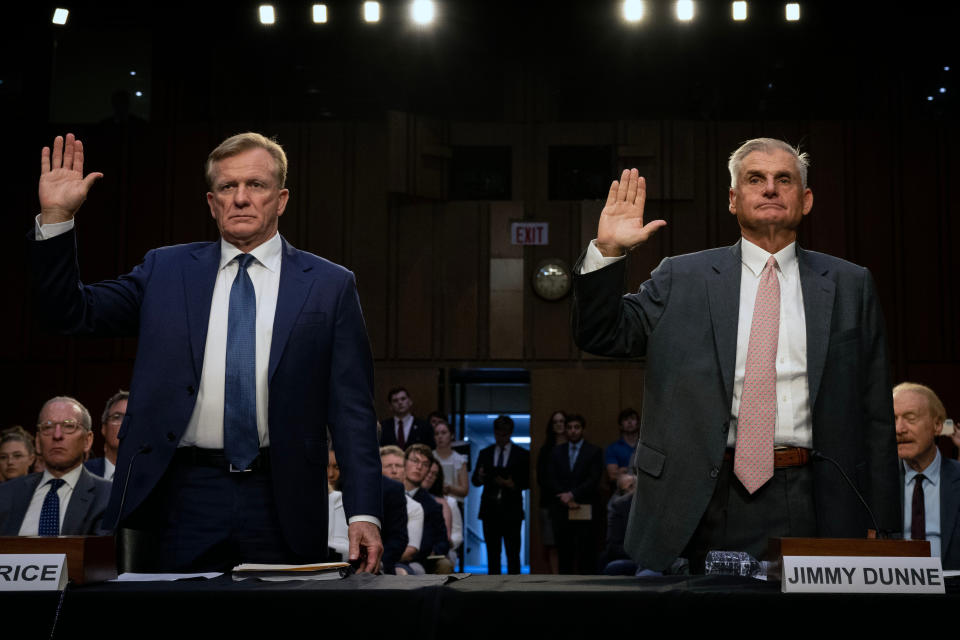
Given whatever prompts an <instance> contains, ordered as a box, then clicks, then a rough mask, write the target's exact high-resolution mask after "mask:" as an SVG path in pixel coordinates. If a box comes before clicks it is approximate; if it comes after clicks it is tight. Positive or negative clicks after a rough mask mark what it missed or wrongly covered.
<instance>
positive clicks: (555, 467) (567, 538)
mask: <svg viewBox="0 0 960 640" xmlns="http://www.w3.org/2000/svg"><path fill="white" fill-rule="evenodd" d="M586 428H587V421H586V419H585V418H584V417H583V416H580V415H577V414H570V415H568V416H567V424H566V430H565V433H566V436H567V441H566V442H565V443H564V444H562V445H559V446H557V447H554V449H553V457H552V459H551V461H550V462H551V466H550V471H551V475H552V476H553V477H552V481H553V486H554V488H555V489H556V490H557V495H556V496H555V497H554V500H553V509H552V514H551V515H552V517H553V531H554V534H555V535H556V538H557V560H558V562H559V566H560V573H562V574H571V573H580V574H593V573H596V572H597V546H598V544H599V540H598V533H599V524H600V518H601V517H602V516H601V513H600V492H599V490H598V485H599V483H600V476H601V475H602V474H603V452H602V451H601V449H600V448H599V447H595V446H593V445H592V444H590V443H589V442H587V441H586V440H585V439H584V438H583V431H584V429H586Z"/></svg>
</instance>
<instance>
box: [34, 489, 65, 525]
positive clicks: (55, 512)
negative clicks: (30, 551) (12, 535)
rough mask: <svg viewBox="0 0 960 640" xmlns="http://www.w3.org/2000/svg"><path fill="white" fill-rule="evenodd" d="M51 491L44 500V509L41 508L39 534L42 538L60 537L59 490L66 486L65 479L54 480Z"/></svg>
mask: <svg viewBox="0 0 960 640" xmlns="http://www.w3.org/2000/svg"><path fill="white" fill-rule="evenodd" d="M48 484H49V485H50V490H49V491H47V495H46V497H44V499H43V507H41V508H40V526H39V527H38V528H37V533H39V534H40V535H42V536H58V535H60V496H59V495H58V494H57V490H58V489H59V488H60V487H62V486H63V485H64V484H66V480H64V479H63V478H54V479H52V480H51V481H50V482H49V483H48Z"/></svg>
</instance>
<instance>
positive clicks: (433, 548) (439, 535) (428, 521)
mask: <svg viewBox="0 0 960 640" xmlns="http://www.w3.org/2000/svg"><path fill="white" fill-rule="evenodd" d="M411 497H412V498H413V499H414V500H416V501H417V502H419V503H420V506H421V507H423V539H422V540H421V541H420V550H419V551H418V552H417V555H416V558H415V560H416V561H418V562H423V561H424V560H426V559H427V556H429V555H432V554H440V555H446V554H447V552H448V551H450V540H448V539H447V525H446V524H444V522H443V507H441V506H440V504H439V503H438V502H437V501H436V499H434V497H433V495H432V494H431V493H430V492H429V491H427V490H426V489H417V491H416V493H414V494H413V495H412V496H411Z"/></svg>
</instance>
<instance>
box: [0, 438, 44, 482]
mask: <svg viewBox="0 0 960 640" xmlns="http://www.w3.org/2000/svg"><path fill="white" fill-rule="evenodd" d="M36 459H37V456H36V454H35V453H34V452H33V438H32V437H30V434H29V433H27V430H26V429H24V428H23V427H21V426H16V427H10V428H9V429H4V430H3V431H2V432H0V477H2V478H3V479H5V480H13V479H14V478H20V477H22V476H25V475H27V474H28V473H30V467H31V465H33V462H34V460H36Z"/></svg>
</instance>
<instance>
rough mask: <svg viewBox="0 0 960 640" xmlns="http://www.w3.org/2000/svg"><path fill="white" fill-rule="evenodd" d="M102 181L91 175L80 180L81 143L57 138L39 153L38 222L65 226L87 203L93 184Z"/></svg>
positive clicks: (70, 139) (81, 164) (69, 138)
mask: <svg viewBox="0 0 960 640" xmlns="http://www.w3.org/2000/svg"><path fill="white" fill-rule="evenodd" d="M102 177H103V174H102V173H98V172H93V173H90V174H88V175H87V177H86V178H84V177H83V143H82V142H80V141H79V140H77V139H76V138H75V137H74V136H73V134H72V133H68V134H67V138H66V140H64V138H63V136H57V137H56V138H55V139H54V141H53V153H52V154H51V152H50V147H44V148H43V151H41V152H40V189H39V193H40V222H41V224H52V223H54V222H66V221H67V220H71V219H72V218H73V216H74V215H75V214H76V213H77V210H78V209H79V208H80V205H82V204H83V201H84V200H86V199H87V193H89V191H90V187H91V186H93V183H94V182H96V181H97V180H99V179H100V178H102Z"/></svg>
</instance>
